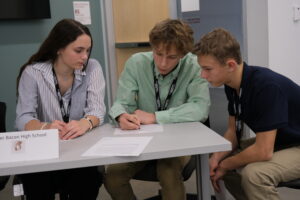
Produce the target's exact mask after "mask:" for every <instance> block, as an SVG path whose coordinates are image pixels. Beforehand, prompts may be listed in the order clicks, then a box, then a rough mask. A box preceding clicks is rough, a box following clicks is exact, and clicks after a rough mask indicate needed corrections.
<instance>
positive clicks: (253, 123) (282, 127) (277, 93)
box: [225, 63, 300, 149]
mask: <svg viewBox="0 0 300 200" xmlns="http://www.w3.org/2000/svg"><path fill="white" fill-rule="evenodd" d="M241 90H242V91H241V95H240V106H241V116H240V117H241V119H242V121H243V122H244V123H246V124H247V125H248V126H249V127H250V128H251V129H252V130H253V131H254V132H255V133H257V132H262V131H270V130H274V129H277V136H276V141H275V147H276V148H280V149H281V148H286V147H290V146H294V145H299V144H300V86H299V85H297V84H296V83H294V82H293V81H292V80H290V79H288V78H287V77H285V76H283V75H281V74H278V73H276V72H274V71H272V70H270V69H268V68H264V67H257V66H248V65H247V64H246V63H244V69H243V75H242V81H241ZM234 92H235V90H234V89H233V88H231V87H229V86H226V85H225V93H226V96H227V99H228V101H229V102H228V112H229V114H230V115H232V116H235V110H234Z"/></svg>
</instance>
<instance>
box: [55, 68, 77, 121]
mask: <svg viewBox="0 0 300 200" xmlns="http://www.w3.org/2000/svg"><path fill="white" fill-rule="evenodd" d="M52 72H53V79H54V85H55V89H56V94H57V99H58V102H59V106H60V111H61V116H62V118H63V120H64V122H66V123H68V122H69V118H70V109H71V102H72V91H73V83H74V81H73V83H72V88H71V95H70V100H69V103H68V107H67V110H66V109H65V106H64V103H63V99H62V95H61V93H60V90H59V84H58V80H57V77H56V73H55V71H54V68H53V67H52Z"/></svg>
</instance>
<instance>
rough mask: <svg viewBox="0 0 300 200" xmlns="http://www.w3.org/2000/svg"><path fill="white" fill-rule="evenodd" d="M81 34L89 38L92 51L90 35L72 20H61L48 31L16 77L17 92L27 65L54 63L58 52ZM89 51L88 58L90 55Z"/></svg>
mask: <svg viewBox="0 0 300 200" xmlns="http://www.w3.org/2000/svg"><path fill="white" fill-rule="evenodd" d="M82 34H87V35H88V36H90V38H91V42H92V43H91V50H92V47H93V40H92V36H91V33H90V31H89V29H88V28H87V27H86V26H84V25H83V24H81V23H80V22H77V21H75V20H73V19H63V20H61V21H59V22H58V23H57V24H56V25H55V26H54V27H53V29H52V30H51V31H50V33H49V35H48V36H47V38H46V39H45V40H44V42H43V43H42V44H41V46H40V48H39V50H38V51H37V52H36V53H35V54H33V55H32V56H31V57H30V58H29V60H28V61H27V62H26V63H25V64H24V65H22V67H21V69H20V72H19V75H18V77H17V91H18V87H19V82H20V78H21V76H22V73H23V71H24V70H25V68H26V67H27V66H28V65H30V64H33V63H37V62H46V61H50V62H52V63H54V61H55V60H56V59H57V52H58V50H59V49H62V48H65V47H66V46H67V45H68V44H70V43H71V42H73V41H75V40H76V39H77V37H78V36H80V35H82ZM91 50H90V54H89V56H90V55H91ZM87 63H88V62H87ZM87 63H86V65H87ZM86 65H85V66H84V68H83V70H85V68H86ZM17 94H18V93H17Z"/></svg>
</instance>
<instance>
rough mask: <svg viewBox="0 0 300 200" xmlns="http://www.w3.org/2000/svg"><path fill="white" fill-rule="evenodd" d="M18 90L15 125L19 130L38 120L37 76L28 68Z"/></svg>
mask: <svg viewBox="0 0 300 200" xmlns="http://www.w3.org/2000/svg"><path fill="white" fill-rule="evenodd" d="M18 92H19V96H18V101H17V102H18V103H17V109H16V122H15V126H16V129H17V130H19V131H23V130H24V129H25V125H26V124H27V123H28V122H29V121H31V120H34V119H36V120H38V119H37V106H38V102H37V99H38V86H37V82H36V80H35V78H34V77H33V76H32V75H31V74H30V72H29V71H28V70H27V69H25V70H24V71H23V73H22V75H21V79H20V82H19V86H18Z"/></svg>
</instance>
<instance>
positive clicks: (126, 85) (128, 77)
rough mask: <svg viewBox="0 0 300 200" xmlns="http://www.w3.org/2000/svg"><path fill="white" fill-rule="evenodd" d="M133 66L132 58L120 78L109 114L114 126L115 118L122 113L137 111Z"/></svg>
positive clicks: (136, 86)
mask: <svg viewBox="0 0 300 200" xmlns="http://www.w3.org/2000/svg"><path fill="white" fill-rule="evenodd" d="M135 65H136V64H135V62H134V59H132V57H131V58H130V59H128V60H127V62H126V63H125V67H124V71H123V72H122V74H121V76H120V79H119V86H118V90H117V95H116V99H115V102H114V104H113V105H112V107H111V109H110V112H109V117H110V119H111V120H112V123H114V124H117V122H116V120H115V119H116V117H118V116H119V115H121V114H122V113H132V112H134V111H135V110H136V109H137V101H136V99H137V93H138V85H137V81H136V78H135V76H136V74H135V72H134V70H132V69H133V68H134V66H135Z"/></svg>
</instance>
